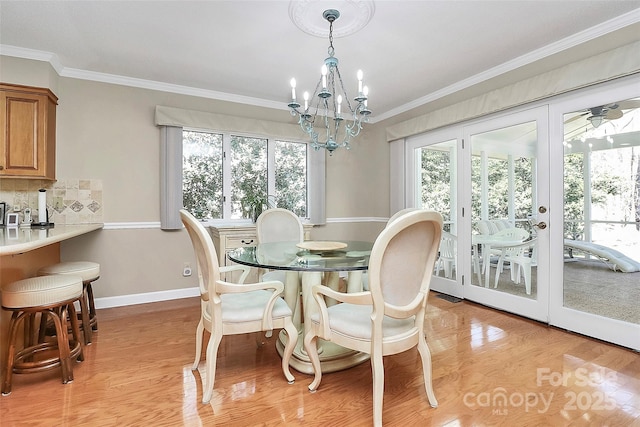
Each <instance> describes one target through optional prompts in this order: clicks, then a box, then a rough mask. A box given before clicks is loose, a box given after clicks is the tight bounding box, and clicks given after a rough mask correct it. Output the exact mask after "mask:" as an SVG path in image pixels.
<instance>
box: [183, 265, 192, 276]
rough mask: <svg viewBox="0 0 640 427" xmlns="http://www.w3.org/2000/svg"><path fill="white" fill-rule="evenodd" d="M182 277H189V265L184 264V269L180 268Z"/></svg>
mask: <svg viewBox="0 0 640 427" xmlns="http://www.w3.org/2000/svg"><path fill="white" fill-rule="evenodd" d="M182 275H183V276H184V277H189V276H191V265H189V263H186V262H185V263H184V267H183V268H182Z"/></svg>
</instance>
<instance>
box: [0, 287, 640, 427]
mask: <svg viewBox="0 0 640 427" xmlns="http://www.w3.org/2000/svg"><path fill="white" fill-rule="evenodd" d="M429 303H430V307H429V310H428V316H427V317H428V318H427V322H428V327H427V329H428V331H429V336H428V342H429V345H430V348H431V351H432V353H433V384H434V390H435V393H436V397H437V399H438V402H439V407H438V408H435V409H434V408H431V407H430V406H429V404H428V402H427V398H426V395H425V391H424V386H423V384H422V377H421V375H422V374H421V367H420V360H419V357H418V353H417V351H416V350H411V351H408V352H406V353H404V354H400V355H395V356H390V357H386V358H385V368H386V373H387V375H386V378H385V380H386V382H385V400H384V415H383V420H384V422H385V425H389V426H402V427H404V426H458V427H462V426H554V427H555V426H565V425H567V426H569V425H570V426H621V427H622V426H625V427H626V426H634V425H636V426H638V425H640V356H639V355H638V353H635V352H633V351H631V350H629V349H624V348H620V347H616V346H614V345H610V344H606V343H602V342H599V341H596V340H592V339H589V338H585V337H582V336H578V335H574V334H571V333H567V332H564V331H560V330H557V329H554V328H550V327H547V326H545V325H542V324H540V323H536V322H533V321H530V320H526V319H522V318H519V317H517V316H513V315H509V314H504V313H501V312H498V311H495V310H492V309H489V308H485V307H482V306H479V305H476V304H474V303H470V302H458V303H453V302H448V301H445V300H443V299H441V298H437V294H435V293H432V294H431V296H430V299H429ZM198 315H199V306H198V300H197V299H184V300H178V301H169V302H162V303H154V304H145V305H139V306H131V307H122V308H113V309H105V310H99V312H98V319H99V326H100V330H99V332H98V333H97V335H95V336H94V343H93V344H92V345H90V346H88V347H86V356H85V357H86V359H85V361H84V362H82V363H79V364H76V365H74V374H75V381H74V382H73V383H70V384H66V385H63V384H62V383H61V382H60V379H59V372H57V370H54V371H50V372H45V373H41V374H31V375H14V383H13V392H12V393H11V394H10V395H9V396H4V397H1V398H0V420H1V421H0V424H1V425H2V426H3V427H9V426H18V425H19V426H23V425H30V426H35V425H43V426H52V425H69V426H71V425H73V426H182V425H184V426H204V425H207V426H214V425H218V426H223V425H224V426H280V425H310V426H315V425H323V426H360V425H362V426H366V425H370V424H371V423H372V416H371V409H372V407H371V405H372V403H371V371H370V366H369V364H368V363H364V364H362V365H360V366H357V367H355V368H352V369H349V370H346V371H342V372H336V373H331V374H326V375H324V376H323V380H322V385H321V387H320V389H319V390H318V391H317V392H316V393H313V394H312V393H310V392H309V391H308V390H307V385H308V384H309V382H310V380H311V377H310V376H308V375H304V374H300V373H298V372H294V373H295V374H296V382H295V383H294V384H292V385H289V384H287V382H286V380H285V379H284V377H283V375H282V371H281V370H280V367H279V357H278V355H277V353H276V351H275V348H274V342H273V338H271V339H269V340H266V343H265V344H264V345H263V346H258V345H257V340H258V339H259V338H260V337H259V336H257V335H251V336H233V337H225V338H224V339H223V340H222V344H221V347H220V354H219V356H218V372H217V378H216V383H215V389H214V393H213V399H212V400H211V403H210V404H207V405H204V404H202V403H201V402H200V400H201V398H202V382H201V376H200V373H199V372H197V371H196V372H193V371H191V369H190V366H191V363H192V360H193V351H194V342H195V339H194V331H195V327H196V323H197V320H198ZM274 336H275V334H274ZM201 366H202V365H201Z"/></svg>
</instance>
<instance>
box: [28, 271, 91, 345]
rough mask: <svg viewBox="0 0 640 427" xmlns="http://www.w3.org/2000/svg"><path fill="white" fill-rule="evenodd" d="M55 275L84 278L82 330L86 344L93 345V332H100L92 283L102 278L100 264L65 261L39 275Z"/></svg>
mask: <svg viewBox="0 0 640 427" xmlns="http://www.w3.org/2000/svg"><path fill="white" fill-rule="evenodd" d="M55 274H63V275H68V274H70V275H73V276H80V277H81V278H82V284H83V291H82V299H81V300H80V319H81V320H82V323H81V329H82V332H83V333H84V343H85V344H86V345H88V344H91V336H92V332H93V331H97V330H98V318H97V316H96V306H95V302H94V300H93V288H92V287H91V283H92V282H94V281H96V280H98V278H99V277H100V264H98V263H97V262H91V261H65V262H60V263H57V264H53V265H50V266H47V267H43V268H41V269H40V270H38V275H40V276H49V275H55ZM85 325H89V326H85Z"/></svg>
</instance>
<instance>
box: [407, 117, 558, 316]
mask: <svg viewBox="0 0 640 427" xmlns="http://www.w3.org/2000/svg"><path fill="white" fill-rule="evenodd" d="M547 117H548V114H547V108H546V107H539V108H535V109H529V110H525V111H521V112H518V113H510V114H508V115H503V116H501V117H498V118H494V119H485V120H482V121H479V122H477V123H471V124H469V125H467V126H457V127H451V128H447V129H443V130H439V131H435V132H430V133H429V134H426V135H420V136H416V137H413V138H409V139H408V140H407V142H406V146H405V165H406V175H405V184H406V185H405V189H406V193H405V200H406V204H407V206H409V207H419V208H427V209H435V210H437V211H439V212H441V213H442V214H443V217H444V231H445V236H446V237H445V238H443V242H442V245H441V248H440V255H441V256H440V260H439V261H438V264H437V266H436V271H435V272H434V277H433V279H432V285H431V288H432V289H433V290H436V291H439V292H443V293H446V294H449V295H453V296H457V297H463V298H465V299H469V300H472V301H477V302H479V303H482V304H485V305H488V306H492V307H496V308H499V309H501V310H506V311H510V312H513V313H516V314H520V315H523V316H526V317H530V318H533V319H537V320H542V321H547V320H548V296H549V290H548V283H549V281H548V265H549V260H548V252H549V251H548V245H549V237H548V229H547V228H546V227H545V226H544V225H541V227H543V228H540V227H532V224H542V223H545V224H546V223H547V222H548V200H549V194H548V188H549V182H548V174H546V173H540V171H546V170H548V169H547V168H548V154H547V153H548V151H547V148H548V132H547V129H548V126H547ZM489 175H492V176H489ZM483 220H487V221H492V220H500V221H501V222H502V223H504V224H507V223H508V224H509V227H510V228H518V229H520V230H519V231H520V232H521V233H526V237H521V238H520V240H521V241H526V242H529V243H527V246H526V247H525V248H524V249H523V250H522V252H523V253H524V252H526V254H525V255H522V256H523V257H524V258H526V259H522V262H521V263H520V264H518V265H516V264H515V262H514V260H515V258H513V259H512V260H511V261H509V260H506V259H505V260H503V262H502V263H500V265H498V261H499V259H500V255H501V251H502V250H504V249H505V245H504V244H505V243H508V241H502V242H501V243H502V247H501V248H499V246H500V245H499V244H498V243H493V244H491V241H490V240H484V241H482V242H481V241H480V240H479V239H480V238H484V239H487V238H488V236H481V235H480V234H481V233H480V231H479V229H478V226H477V225H478V224H479V223H480V222H481V221H483ZM446 239H451V240H452V242H453V243H452V245H453V248H454V250H453V253H454V255H453V260H450V259H447V258H446V257H445V256H444V255H445V253H446V252H447V248H446V247H447V245H449V244H451V243H447V242H446ZM511 243H514V244H515V243H518V242H511ZM532 257H534V258H532ZM516 268H517V270H518V276H517V277H516V276H515V275H514V276H511V271H514V273H515V270H516ZM525 282H526V283H525Z"/></svg>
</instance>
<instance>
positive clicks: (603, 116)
mask: <svg viewBox="0 0 640 427" xmlns="http://www.w3.org/2000/svg"><path fill="white" fill-rule="evenodd" d="M634 108H640V99H628V100H626V101H620V102H614V103H612V104H606V105H600V106H598V107H591V108H587V109H586V110H584V112H583V113H581V114H577V115H575V116H573V117H572V118H570V119H568V120H566V121H565V124H567V123H569V122H572V121H574V120H577V119H579V118H581V117H585V116H587V117H586V120H587V121H589V122H590V123H591V125H592V126H593V127H594V128H597V127H598V126H600V125H601V124H602V123H603V122H604V121H605V120H615V119H619V118H620V117H622V116H623V115H624V111H623V110H631V109H634Z"/></svg>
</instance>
